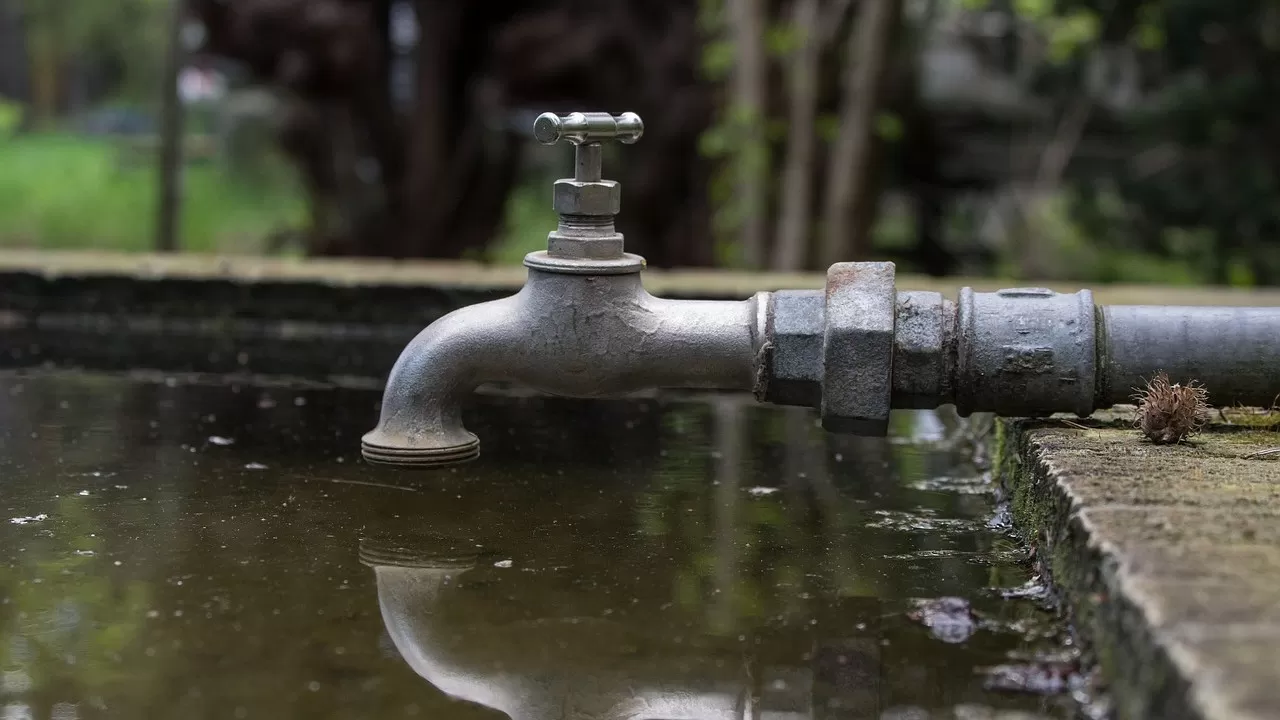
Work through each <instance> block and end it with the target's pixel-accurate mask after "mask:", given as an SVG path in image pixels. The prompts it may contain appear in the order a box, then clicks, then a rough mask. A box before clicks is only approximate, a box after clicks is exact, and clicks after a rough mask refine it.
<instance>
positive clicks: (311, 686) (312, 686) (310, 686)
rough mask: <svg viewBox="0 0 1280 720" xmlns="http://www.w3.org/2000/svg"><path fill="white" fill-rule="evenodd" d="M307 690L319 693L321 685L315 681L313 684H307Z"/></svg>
mask: <svg viewBox="0 0 1280 720" xmlns="http://www.w3.org/2000/svg"><path fill="white" fill-rule="evenodd" d="M307 689H308V690H310V691H311V692H319V690H320V683H318V682H316V681H315V680H312V681H311V682H309V683H307Z"/></svg>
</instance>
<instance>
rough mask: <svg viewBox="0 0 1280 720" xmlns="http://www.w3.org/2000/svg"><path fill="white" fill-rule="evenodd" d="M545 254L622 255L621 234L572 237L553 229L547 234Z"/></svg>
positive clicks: (592, 257)
mask: <svg viewBox="0 0 1280 720" xmlns="http://www.w3.org/2000/svg"><path fill="white" fill-rule="evenodd" d="M547 254H549V255H551V256H553V257H559V258H577V259H582V260H608V259H611V258H617V257H622V235H621V234H619V233H613V234H612V235H602V236H600V237H572V236H566V235H562V234H560V232H559V231H553V232H551V233H549V234H548V235H547Z"/></svg>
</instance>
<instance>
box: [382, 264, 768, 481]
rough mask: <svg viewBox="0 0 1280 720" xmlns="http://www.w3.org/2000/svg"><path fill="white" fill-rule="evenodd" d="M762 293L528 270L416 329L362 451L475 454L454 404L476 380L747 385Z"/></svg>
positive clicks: (393, 459)
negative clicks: (721, 295) (658, 286)
mask: <svg viewBox="0 0 1280 720" xmlns="http://www.w3.org/2000/svg"><path fill="white" fill-rule="evenodd" d="M767 296H768V294H767V293H761V294H759V295H757V296H755V297H752V298H750V299H748V300H743V301H728V302H726V301H699V300H665V299H661V298H656V297H654V296H652V295H650V294H649V293H648V292H647V291H646V290H645V289H644V287H643V286H642V285H641V282H640V274H639V273H638V272H628V273H621V274H615V275H574V274H568V273H559V272H548V271H544V270H540V269H537V268H530V270H529V278H528V281H527V282H526V284H525V286H524V287H523V288H522V289H521V290H520V292H519V293H517V294H515V295H513V296H511V297H508V298H504V299H501V300H495V301H492V302H486V303H481V304H478V305H472V306H469V307H465V308H462V309H460V310H457V311H454V312H452V313H450V314H449V315H446V316H445V317H443V318H441V319H440V320H438V321H436V322H435V323H432V324H431V325H430V326H429V327H427V329H425V330H423V331H422V333H420V334H419V335H418V336H417V338H415V339H414V340H413V341H412V342H411V343H410V344H409V345H408V347H406V348H405V350H404V352H403V353H402V354H401V356H400V359H399V360H398V361H397V362H396V364H395V367H394V368H393V369H392V371H391V376H390V379H389V380H388V383H387V390H386V394H385V396H384V398H383V404H382V419H381V422H380V423H379V425H378V428H377V429H376V430H374V431H373V432H371V433H369V434H368V435H366V436H365V438H364V442H363V448H364V455H365V458H366V459H368V460H371V461H375V462H383V463H391V464H398V465H436V464H442V463H452V462H460V461H463V460H468V459H471V458H473V457H475V455H476V454H477V453H478V452H479V445H478V441H477V439H476V437H475V436H474V435H472V434H471V433H469V432H467V431H466V430H464V429H463V426H462V419H461V408H462V404H463V403H464V402H465V401H466V399H467V397H468V396H470V395H471V393H472V391H474V390H475V389H476V387H477V386H479V385H480V384H482V383H486V382H511V383H515V384H519V385H521V386H524V387H528V388H532V389H534V390H538V391H541V392H544V393H548V394H552V395H564V396H571V397H604V396H612V395H623V394H628V393H631V392H635V391H639V390H645V389H649V388H655V387H697V388H717V389H726V390H751V389H752V386H753V383H754V381H755V375H754V373H755V357H756V355H757V354H758V353H759V351H760V347H761V345H762V343H763V341H764V326H763V323H764V312H763V308H764V306H765V305H766V304H767Z"/></svg>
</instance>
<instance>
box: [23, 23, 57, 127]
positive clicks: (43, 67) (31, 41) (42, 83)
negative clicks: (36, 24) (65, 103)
mask: <svg viewBox="0 0 1280 720" xmlns="http://www.w3.org/2000/svg"><path fill="white" fill-rule="evenodd" d="M32 25H33V23H28V25H27V27H28V30H29V33H30V34H29V35H28V36H27V47H28V48H29V49H30V53H31V56H30V60H29V63H30V66H31V109H32V115H33V116H34V118H35V121H36V122H37V123H45V122H48V121H50V120H52V119H53V118H55V117H57V115H58V86H59V84H60V82H59V76H60V75H61V67H60V65H61V64H62V55H61V53H59V51H58V46H57V40H56V38H55V37H54V34H53V33H52V32H48V31H47V29H46V30H45V31H41V30H40V29H39V28H36V29H34V30H33V29H31V28H32Z"/></svg>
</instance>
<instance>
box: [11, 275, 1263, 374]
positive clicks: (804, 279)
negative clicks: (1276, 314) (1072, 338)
mask: <svg viewBox="0 0 1280 720" xmlns="http://www.w3.org/2000/svg"><path fill="white" fill-rule="evenodd" d="M525 274H526V271H525V269H524V268H523V267H518V266H517V267H511V266H485V265H480V264H477V263H464V262H428V261H395V260H369V259H289V258H264V257H246V256H242V257H217V256H202V255H190V254H181V255H149V254H123V253H98V252H38V251H30V252H26V251H12V250H10V251H0V367H29V366H32V365H41V364H45V363H50V362H52V363H55V364H58V365H70V366H78V367H85V368H89V369H101V370H112V369H124V368H128V369H136V368H140V367H142V368H147V369H154V370H169V371H182V372H186V371H193V372H214V373H238V372H251V373H261V374H277V373H279V374H290V375H298V376H301V377H308V378H323V377H326V376H329V375H333V374H341V375H351V376H360V377H370V378H381V377H383V376H384V375H385V373H386V372H387V370H388V369H389V368H390V367H391V364H392V363H393V362H394V361H395V359H396V357H397V356H398V355H399V353H400V350H401V349H402V348H403V347H404V345H405V344H406V343H407V342H408V341H409V340H410V339H412V337H413V336H414V335H415V334H417V332H418V331H420V330H421V329H422V328H424V327H426V326H427V325H429V324H430V323H432V322H434V321H435V320H437V319H438V318H440V317H441V316H442V315H444V314H446V313H448V312H451V311H453V310H456V309H457V308H459V307H463V306H465V305H471V304H474V303H478V302H484V301H486V300H493V299H496V298H499V297H503V296H506V295H510V294H511V293H514V292H516V291H517V290H518V289H519V288H520V287H521V285H523V283H524V279H525ZM825 281H826V280H825V276H824V275H822V274H813V273H809V274H792V275H788V274H768V273H765V274H753V273H735V272H721V271H662V270H648V271H646V274H645V286H646V287H648V289H649V290H650V292H652V293H654V294H655V295H659V296H663V297H670V298H687V299H734V298H745V297H748V296H749V295H751V294H752V293H754V292H757V291H760V290H777V289H789V288H795V289H805V288H822V287H823V286H824V284H825ZM1011 284H1013V283H1009V282H1006V281H1000V280H992V279H966V278H950V279H947V280H945V281H943V280H935V279H931V278H922V277H913V276H901V277H899V278H898V287H899V288H901V289H927V290H935V291H938V292H942V293H943V294H944V295H946V296H947V297H950V298H954V297H956V295H957V292H958V290H959V288H960V287H963V286H966V285H968V286H971V287H975V288H977V289H980V290H993V289H998V288H1000V287H1006V286H1008V285H1011ZM1053 287H1055V289H1059V290H1070V291H1074V290H1075V289H1077V288H1076V287H1075V286H1064V285H1055V286H1053ZM1095 297H1096V299H1097V301H1098V302H1102V303H1139V304H1141V303H1165V304H1186V305H1222V304H1233V305H1276V306H1280V291H1266V292H1246V291H1240V290H1230V289H1194V290H1193V289H1182V288H1154V287H1138V286H1124V287H1121V286H1111V287H1103V288H1099V289H1097V290H1096V291H1095Z"/></svg>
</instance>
